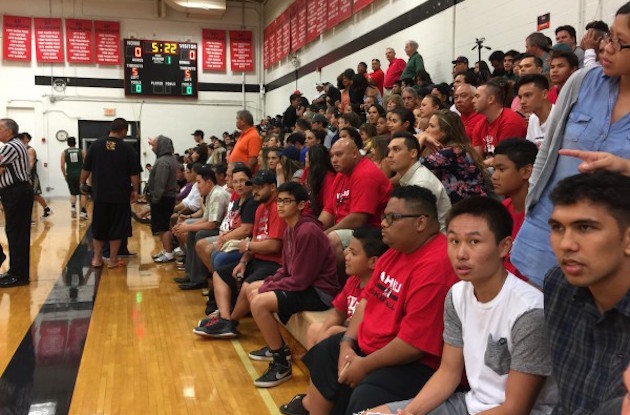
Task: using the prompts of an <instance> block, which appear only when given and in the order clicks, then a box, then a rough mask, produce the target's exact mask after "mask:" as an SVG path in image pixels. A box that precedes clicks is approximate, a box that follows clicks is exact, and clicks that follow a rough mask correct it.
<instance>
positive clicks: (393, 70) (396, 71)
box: [383, 48, 407, 99]
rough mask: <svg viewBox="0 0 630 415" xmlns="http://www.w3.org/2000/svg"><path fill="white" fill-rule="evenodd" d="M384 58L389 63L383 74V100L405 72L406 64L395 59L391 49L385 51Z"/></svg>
mask: <svg viewBox="0 0 630 415" xmlns="http://www.w3.org/2000/svg"><path fill="white" fill-rule="evenodd" d="M385 57H386V58H387V60H388V61H389V66H388V67H387V72H385V79H384V81H383V88H384V90H385V91H384V94H383V98H385V99H387V97H389V94H391V92H392V88H393V87H394V82H396V81H399V80H400V75H402V73H403V71H404V70H405V67H406V66H407V62H405V61H404V60H403V59H400V58H397V57H396V52H395V51H394V49H393V48H387V49H385Z"/></svg>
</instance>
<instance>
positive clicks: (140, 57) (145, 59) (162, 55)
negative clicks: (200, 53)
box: [124, 39, 198, 97]
mask: <svg viewBox="0 0 630 415" xmlns="http://www.w3.org/2000/svg"><path fill="white" fill-rule="evenodd" d="M124 51H125V95H128V96H129V95H145V96H171V97H197V92H198V89H197V44H196V43H182V42H165V41H156V40H139V39H125V48H124Z"/></svg>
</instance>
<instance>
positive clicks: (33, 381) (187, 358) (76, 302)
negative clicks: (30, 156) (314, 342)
mask: <svg viewBox="0 0 630 415" xmlns="http://www.w3.org/2000/svg"><path fill="white" fill-rule="evenodd" d="M50 205H51V207H52V209H53V212H54V214H53V215H52V216H51V217H50V218H49V219H48V220H46V221H43V220H41V219H39V216H40V215H41V208H40V207H39V206H36V208H35V209H34V211H33V218H34V222H35V224H34V226H32V228H31V259H30V260H31V283H30V285H28V286H23V287H15V288H8V289H0V373H3V375H2V378H0V410H1V409H2V407H3V405H4V406H5V407H12V406H14V407H15V408H13V409H18V410H21V411H23V412H18V411H16V413H37V414H42V415H44V414H65V413H70V414H81V415H84V414H202V413H205V414H267V413H269V414H277V413H279V412H278V409H277V407H278V406H279V405H280V404H282V403H286V402H288V401H289V400H290V399H291V398H292V397H293V396H294V395H295V394H296V393H300V392H304V391H305V390H306V387H307V384H308V377H307V376H306V375H305V374H304V373H303V372H302V370H301V369H300V368H299V367H298V366H297V365H295V364H294V366H293V379H291V380H290V381H288V382H286V383H284V384H282V385H280V386H277V387H275V388H271V389H259V388H256V387H255V386H254V385H253V379H255V378H256V377H258V376H259V375H260V374H262V373H263V372H264V370H265V369H266V367H267V364H268V363H267V362H254V361H251V360H250V359H249V358H248V357H247V353H248V352H249V351H251V350H254V349H256V348H258V347H260V346H262V345H263V344H264V341H263V338H262V336H261V335H260V333H259V332H258V330H257V328H256V325H255V323H254V322H253V320H252V319H251V318H247V319H245V320H244V321H243V322H242V323H241V325H240V328H239V329H240V332H241V336H240V337H239V338H237V339H235V340H208V339H203V338H199V337H198V336H196V335H194V334H193V333H192V328H193V327H194V326H195V324H196V322H197V321H198V319H200V318H202V317H203V310H204V304H205V297H202V296H201V294H200V291H198V290H196V291H180V290H179V289H178V288H177V285H176V284H175V283H174V282H173V280H172V279H173V277H175V276H181V275H182V273H178V272H177V270H176V267H175V263H174V262H173V263H169V264H164V265H158V264H154V263H153V261H152V259H151V254H152V253H156V252H158V251H159V250H160V249H161V247H160V245H159V242H158V240H157V238H156V237H154V236H152V235H151V232H150V228H149V226H148V225H142V224H138V223H136V222H134V225H133V226H134V228H133V237H132V238H130V240H129V249H130V250H131V251H132V252H137V253H138V257H137V258H131V259H127V260H126V262H127V266H125V267H122V268H117V269H112V270H109V269H107V268H103V270H102V271H95V270H93V269H90V266H89V263H90V257H91V244H90V239H89V238H90V233H89V231H88V228H89V222H85V221H79V220H78V219H71V218H70V212H69V203H68V202H67V201H66V200H53V201H52V202H51V204H50ZM0 220H1V221H2V222H1V225H2V232H0V243H2V245H3V246H4V247H5V249H7V244H6V235H5V233H4V216H3V215H2V217H1V219H0ZM7 268H8V261H7V262H5V264H4V265H3V266H2V268H1V269H0V271H1V272H6V270H7ZM27 408H28V412H27V411H26V410H27ZM10 413H12V412H10Z"/></svg>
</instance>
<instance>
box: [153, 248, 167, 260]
mask: <svg viewBox="0 0 630 415" xmlns="http://www.w3.org/2000/svg"><path fill="white" fill-rule="evenodd" d="M165 252H166V251H165V250H161V251H160V252H158V253H157V254H155V255H152V256H151V258H153V259H156V258H159V257H161V256H162V255H164V253H165Z"/></svg>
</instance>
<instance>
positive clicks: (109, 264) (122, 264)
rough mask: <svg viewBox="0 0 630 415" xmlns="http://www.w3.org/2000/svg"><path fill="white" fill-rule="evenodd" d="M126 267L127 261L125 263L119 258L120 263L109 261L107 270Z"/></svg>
mask: <svg viewBox="0 0 630 415" xmlns="http://www.w3.org/2000/svg"><path fill="white" fill-rule="evenodd" d="M124 265H125V261H123V260H122V259H120V258H118V261H116V262H112V261H109V263H108V264H107V268H108V269H112V268H118V267H122V266H124Z"/></svg>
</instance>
